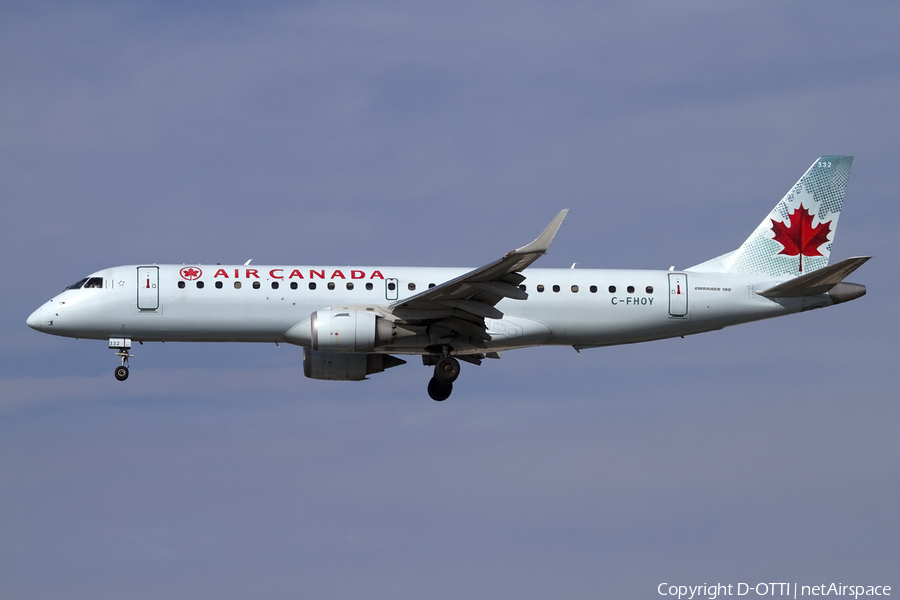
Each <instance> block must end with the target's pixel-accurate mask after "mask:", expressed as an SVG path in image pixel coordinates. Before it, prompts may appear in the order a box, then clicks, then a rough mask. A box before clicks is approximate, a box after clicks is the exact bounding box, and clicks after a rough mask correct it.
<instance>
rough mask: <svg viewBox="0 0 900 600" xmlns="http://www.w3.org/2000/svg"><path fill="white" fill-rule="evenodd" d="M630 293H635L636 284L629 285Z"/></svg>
mask: <svg viewBox="0 0 900 600" xmlns="http://www.w3.org/2000/svg"><path fill="white" fill-rule="evenodd" d="M628 293H629V294H633V293H634V286H633V285H629V286H628Z"/></svg>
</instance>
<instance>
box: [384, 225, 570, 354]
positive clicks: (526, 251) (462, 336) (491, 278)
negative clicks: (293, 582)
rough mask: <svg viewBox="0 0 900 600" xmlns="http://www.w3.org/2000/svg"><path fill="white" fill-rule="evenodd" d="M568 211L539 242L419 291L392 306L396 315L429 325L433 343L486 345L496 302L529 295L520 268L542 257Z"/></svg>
mask: <svg viewBox="0 0 900 600" xmlns="http://www.w3.org/2000/svg"><path fill="white" fill-rule="evenodd" d="M568 212H569V209H567V208H566V209H563V210H561V211H559V214H558V215H556V217H555V218H554V219H553V221H551V222H550V224H549V225H548V226H547V228H546V229H544V232H543V233H542V234H541V235H539V236H538V238H537V239H536V240H534V241H533V242H531V243H530V244H528V245H527V246H522V247H521V248H518V249H516V250H513V251H512V252H509V253H508V254H506V255H505V256H503V257H502V258H501V259H500V260H497V261H494V262H492V263H491V264H489V265H485V266H483V267H481V268H480V269H475V270H474V271H469V272H468V273H466V274H465V275H461V276H460V277H457V278H456V279H451V280H450V281H445V282H444V283H442V284H440V285H437V286H435V287H433V288H431V289H428V290H426V291H424V292H422V293H420V294H416V295H415V296H411V297H409V298H406V299H404V300H401V301H399V302H395V303H394V304H392V305H391V306H390V311H391V313H392V314H394V315H395V316H396V317H397V318H399V319H401V320H402V321H403V322H405V323H407V324H410V325H425V326H427V327H428V332H429V338H430V343H431V345H433V346H436V347H440V346H447V345H452V344H453V343H454V342H462V343H463V344H471V345H472V346H474V347H476V348H485V347H486V346H485V342H486V341H488V340H490V339H491V336H490V335H489V334H488V333H487V330H486V329H487V328H486V327H485V324H484V319H485V318H486V317H487V318H490V319H501V318H503V313H502V312H500V310H498V309H497V308H496V304H497V303H498V302H500V300H502V299H504V298H512V299H514V300H525V299H527V298H528V294H526V293H525V292H524V291H523V290H521V289H519V287H518V286H519V284H520V283H522V282H523V281H525V276H524V275H522V273H521V272H522V271H523V270H524V269H525V268H526V267H528V266H529V265H530V264H531V263H533V262H534V261H536V260H537V259H538V258H540V257H541V255H543V254H544V253H545V252H546V251H547V248H549V247H550V242H551V241H553V237H554V236H555V235H556V232H557V231H558V230H559V227H560V225H562V222H563V219H565V218H566V213H568Z"/></svg>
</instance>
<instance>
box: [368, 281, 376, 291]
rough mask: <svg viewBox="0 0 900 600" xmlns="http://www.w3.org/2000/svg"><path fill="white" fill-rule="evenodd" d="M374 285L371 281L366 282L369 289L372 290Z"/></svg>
mask: <svg viewBox="0 0 900 600" xmlns="http://www.w3.org/2000/svg"><path fill="white" fill-rule="evenodd" d="M373 287H375V286H373V285H372V284H371V283H367V284H366V289H367V290H370V291H371V290H372V288H373Z"/></svg>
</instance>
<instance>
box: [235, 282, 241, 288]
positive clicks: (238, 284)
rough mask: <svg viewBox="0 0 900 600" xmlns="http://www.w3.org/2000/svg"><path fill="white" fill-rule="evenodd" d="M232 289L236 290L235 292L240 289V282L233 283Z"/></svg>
mask: <svg viewBox="0 0 900 600" xmlns="http://www.w3.org/2000/svg"><path fill="white" fill-rule="evenodd" d="M234 289H236V290H239V289H241V282H240V281H235V282H234Z"/></svg>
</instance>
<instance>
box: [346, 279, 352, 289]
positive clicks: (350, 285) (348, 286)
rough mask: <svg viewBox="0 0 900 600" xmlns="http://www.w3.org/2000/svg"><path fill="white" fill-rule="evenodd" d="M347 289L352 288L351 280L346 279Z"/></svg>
mask: <svg viewBox="0 0 900 600" xmlns="http://www.w3.org/2000/svg"><path fill="white" fill-rule="evenodd" d="M347 289H348V290H352V289H353V282H352V281H348V282H347Z"/></svg>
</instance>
